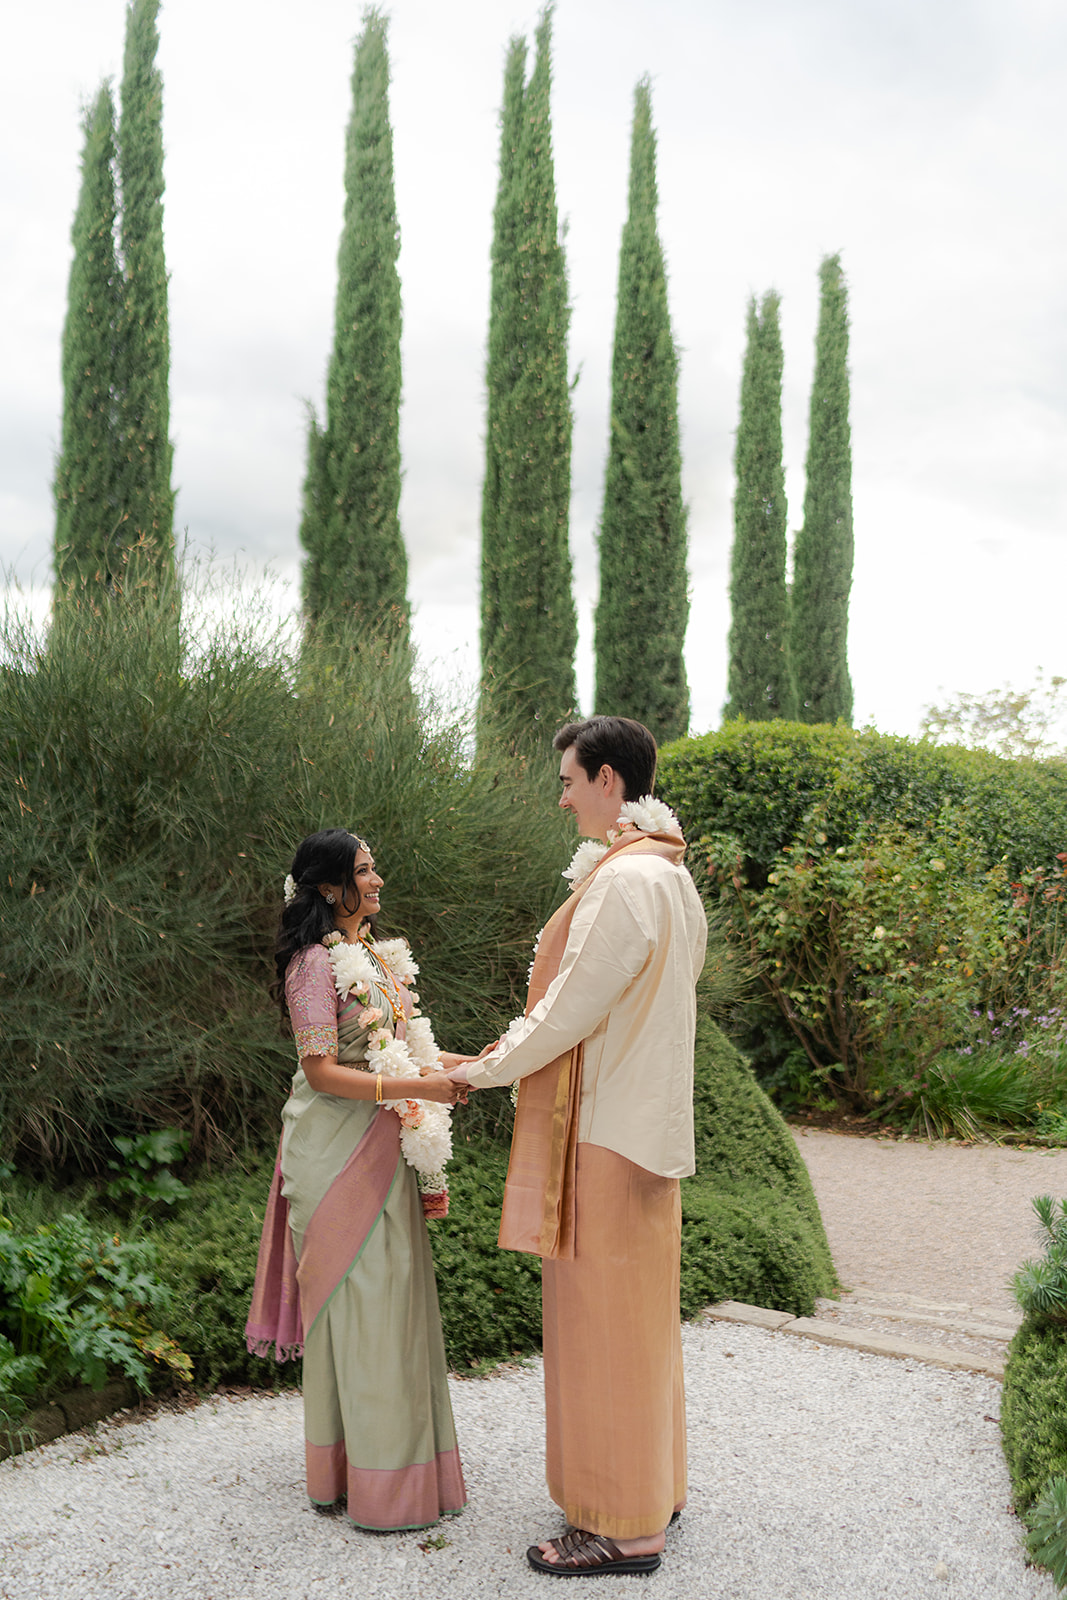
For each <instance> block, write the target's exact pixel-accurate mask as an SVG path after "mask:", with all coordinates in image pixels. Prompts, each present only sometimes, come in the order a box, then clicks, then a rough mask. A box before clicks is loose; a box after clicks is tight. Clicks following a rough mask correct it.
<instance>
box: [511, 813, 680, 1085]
mask: <svg viewBox="0 0 1067 1600" xmlns="http://www.w3.org/2000/svg"><path fill="white" fill-rule="evenodd" d="M625 833H676V834H677V835H678V837H679V838H681V836H682V828H681V824H680V823H679V821H678V818H677V817H676V816H675V814H674V812H673V811H672V810H671V808H670V806H668V805H665V804H664V802H663V801H662V800H656V799H654V798H653V796H652V795H650V794H646V795H642V797H641V799H640V800H627V801H626V802H625V803H624V805H623V807H622V810H621V811H620V812H619V815H618V827H617V828H609V829H608V840H609V841H610V844H614V843H615V840H616V839H618V838H620V837H621V836H622V835H623V834H625ZM609 847H610V846H609V844H605V843H604V841H603V840H602V839H582V840H581V841H580V843H579V845H578V848H577V850H576V851H575V852H574V854H573V856H572V857H571V862H570V866H569V867H565V868H564V869H563V871H562V873H561V874H560V876H561V877H563V878H566V880H567V882H568V883H569V884H570V886H571V889H572V891H573V890H575V889H577V888H578V887H579V885H581V884H583V883H584V882H585V880H586V878H588V876H589V874H590V873H591V872H592V870H593V868H594V867H596V866H599V864H600V862H601V861H603V859H604V857H605V856H606V855H607V853H608V849H609ZM544 931H545V930H544V928H542V929H541V931H540V933H538V935H537V938H536V939H535V940H534V947H533V960H531V962H530V970H529V972H528V974H527V982H529V980H530V978H532V977H533V967H534V960H536V959H537V952H538V949H539V948H540V945H541V934H542V933H544ZM524 1021H525V1018H524V1017H516V1018H515V1019H514V1021H513V1022H511V1023H509V1025H508V1033H511V1032H512V1031H513V1030H514V1029H516V1028H520V1027H521V1026H522V1024H523V1022H524ZM518 1093H519V1085H518V1082H515V1083H513V1084H512V1086H511V1101H512V1104H513V1105H514V1104H515V1102H516V1100H517V1099H518Z"/></svg>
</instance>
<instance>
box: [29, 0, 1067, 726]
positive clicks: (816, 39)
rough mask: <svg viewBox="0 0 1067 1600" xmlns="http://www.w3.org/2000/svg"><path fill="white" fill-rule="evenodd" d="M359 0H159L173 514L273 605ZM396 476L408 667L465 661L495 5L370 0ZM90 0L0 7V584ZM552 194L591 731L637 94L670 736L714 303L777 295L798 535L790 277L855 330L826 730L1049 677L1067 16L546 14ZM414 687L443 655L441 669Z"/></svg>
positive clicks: (712, 424)
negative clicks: (848, 511) (566, 286)
mask: <svg viewBox="0 0 1067 1600" xmlns="http://www.w3.org/2000/svg"><path fill="white" fill-rule="evenodd" d="M361 10H362V8H361V6H360V5H359V4H343V3H341V0H303V3H302V4H301V5H299V6H297V5H295V4H293V3H292V0H257V4H256V5H254V6H253V5H251V4H250V3H249V0H169V4H165V5H164V8H163V11H162V14H161V19H160V33H161V44H160V53H159V64H160V68H161V70H162V73H163V79H164V140H165V145H166V181H167V192H166V197H165V234H166V250H167V264H168V268H169V271H170V274H171V302H170V304H171V342H172V375H171V405H172V411H171V418H172V434H173V438H174V445H175V454H174V482H175V485H176V487H177V489H178V503H177V518H176V522H177V527H178V529H179V530H185V529H187V530H188V537H189V542H190V545H191V546H192V548H193V549H194V550H203V551H207V550H211V551H214V552H215V554H216V555H218V556H220V557H227V558H229V557H232V556H234V555H235V554H238V553H241V554H242V555H243V556H244V557H245V558H247V559H248V560H250V561H253V562H255V563H267V562H270V563H272V565H273V567H274V568H275V570H276V571H277V572H278V573H279V574H280V575H281V577H282V578H283V579H287V580H289V581H290V584H291V586H292V587H291V589H290V595H291V596H293V595H295V592H296V589H295V585H296V581H297V575H298V561H299V551H298V543H297V525H298V516H299V510H298V508H299V497H300V486H301V480H302V476H303V468H304V417H305V401H307V400H310V401H312V402H313V403H314V404H316V405H321V401H322V394H323V385H324V376H325V368H326V362H327V358H328V354H329V346H330V339H331V330H332V318H333V300H334V290H335V267H336V253H337V243H338V238H339V231H340V223H341V210H342V198H343V197H342V187H341V184H342V158H343V142H344V129H345V124H346V121H347V118H348V112H349V79H350V74H351V67H352V45H353V41H354V38H355V36H356V34H357V32H358V30H359V26H360V18H361ZM390 11H391V17H392V21H391V29H390V55H391V61H392V74H393V82H392V91H391V110H392V121H393V129H394V137H395V159H396V184H397V204H398V209H399V213H400V223H401V231H402V248H401V257H400V271H401V279H402V288H403V297H404V348H403V357H404V406H403V414H402V435H403V438H402V444H403V459H404V473H405V477H404V492H403V499H402V503H401V518H402V524H403V528H404V533H405V537H406V540H407V546H408V552H409V558H410V572H411V596H412V599H413V602H414V604H415V608H416V630H417V638H418V639H419V641H420V644H421V647H422V651H423V654H424V655H425V656H427V657H429V658H431V659H433V658H435V659H437V660H439V661H440V662H442V663H443V665H444V667H446V668H447V669H448V671H449V672H450V673H454V672H455V671H457V670H460V671H469V672H473V671H474V670H475V667H476V651H475V641H476V638H477V581H478V580H477V572H478V523H479V496H480V485H481V476H482V467H483V455H482V432H483V418H484V390H483V368H484V351H485V342H486V317H487V307H488V262H489V239H490V223H491V212H492V205H493V199H494V191H495V183H496V157H497V146H498V112H499V104H500V95H501V83H502V74H503V63H504V55H505V50H506V46H507V41H508V39H509V37H510V36H511V35H512V34H514V33H525V34H527V35H531V34H532V30H533V28H534V26H535V25H536V21H537V10H536V7H533V8H531V9H529V10H527V9H524V8H523V6H522V3H521V0H516V3H512V0H450V3H443V0H394V4H393V5H392V6H391V8H390ZM124 12H125V8H124V5H123V3H122V0H38V3H36V4H34V5H32V6H19V7H17V8H16V7H15V6H14V5H13V4H8V5H7V6H6V7H5V16H4V26H3V49H2V51H0V200H2V204H0V282H2V283H3V285H4V290H5V304H6V307H7V314H6V316H5V327H6V329H7V331H8V338H7V340H6V344H7V348H6V351H5V355H4V359H3V362H2V363H0V561H2V562H3V563H5V565H6V567H7V569H8V570H9V571H11V572H14V573H15V574H17V576H18V578H19V580H20V582H21V583H22V584H23V585H28V586H37V587H43V586H45V585H47V583H48V582H49V578H50V561H51V540H52V503H51V489H50V484H51V477H52V470H53V462H54V454H55V450H56V445H57V440H58V428H59V415H60V403H61V401H60V389H59V352H60V334H61V329H62V323H63V317H64V314H65V300H66V283H67V274H68V271H69V264H70V225H71V220H72V217H73V213H74V206H75V202H76V198H77V188H78V179H79V158H80V150H81V137H82V136H81V129H80V112H81V107H82V105H83V103H84V102H85V101H86V100H88V99H89V98H90V97H91V96H92V95H93V94H94V93H95V90H96V88H97V86H98V84H99V82H100V80H101V78H103V77H105V76H108V75H110V76H113V77H115V78H116V80H117V78H118V77H119V76H120V75H121V60H122V41H123V27H124ZM553 54H554V89H553V133H554V144H555V156H556V185H557V198H558V203H559V209H560V214H561V217H563V218H565V219H566V223H567V228H568V232H567V259H568V266H569V273H570V285H571V298H572V304H573V316H572V331H571V346H570V361H571V367H572V370H573V371H574V372H578V373H580V376H579V379H578V383H577V387H576V389H575V392H574V408H575V427H574V456H573V501H572V517H571V545H572V552H573V557H574V564H575V577H576V592H577V598H578V603H579V614H580V623H581V629H582V641H581V648H580V661H579V675H580V686H581V689H582V693H583V697H584V701H585V709H586V710H588V709H590V706H589V703H588V702H589V695H590V689H591V665H590V663H591V648H592V639H591V611H592V604H593V601H594V598H595V593H596V554H595V530H596V524H597V518H598V514H599V507H600V497H601V492H602V482H603V466H604V458H605V453H606V441H607V417H608V400H609V396H608V372H609V365H610V353H611V338H612V328H613V321H614V295H615V283H616V273H617V260H618V247H619V234H620V230H621V227H622V222H623V217H624V211H625V201H626V175H627V162H628V153H629V152H628V146H629V131H630V116H631V110H632V96H633V88H634V84H635V83H636V81H637V79H638V78H639V77H641V75H642V74H644V73H646V72H647V73H650V74H651V77H652V83H653V110H654V117H655V122H656V126H657V131H658V138H659V186H660V227H661V235H662V238H663V242H664V247H665V251H666V255H667V263H668V270H669V274H670V298H671V311H672V316H673V321H674V330H675V336H676V339H677V341H678V344H679V346H680V348H681V391H680V409H681V427H682V446H683V456H684V488H685V494H686V498H687V501H688V504H689V508H690V522H689V526H690V547H691V548H690V567H691V574H692V617H691V623H690V632H689V644H688V650H687V658H688V665H689V675H690V681H691V686H692V695H693V728H694V731H703V730H704V729H706V728H709V727H714V726H716V725H717V723H718V720H719V714H720V709H721V706H722V703H723V700H724V698H725V690H726V634H727V629H728V626H729V604H728V574H729V551H730V541H731V536H732V524H731V496H732V492H733V480H732V456H733V435H734V430H735V428H736V425H737V400H738V388H739V382H740V370H741V355H742V345H743V333H744V318H745V307H746V301H747V298H748V296H749V294H752V293H755V294H757V295H759V294H762V293H763V292H764V291H765V290H766V289H768V288H771V287H774V288H776V289H777V290H778V291H779V293H780V294H781V295H782V328H783V338H784V344H785V397H784V425H785V450H786V479H787V491H788V496H789V505H790V514H789V525H790V527H791V528H793V529H795V528H796V527H797V525H798V523H799V521H800V516H801V508H802V502H803V488H804V482H803V465H804V455H805V451H806V447H807V404H808V395H809V391H810V384H811V373H812V364H813V344H814V331H815V317H816V312H817V273H818V266H819V262H820V259H821V258H822V256H823V255H824V254H827V253H829V252H832V251H837V250H840V252H841V254H842V260H843V265H844V269H845V273H846V277H847V281H848V285H849V295H850V312H851V321H852V345H851V370H852V442H853V463H854V468H853V498H854V505H855V528H856V565H855V578H854V585H853V595H852V610H851V630H850V656H851V666H852V676H853V682H854V686H855V693H856V720H857V722H864V721H867V720H872V721H873V722H874V723H875V724H876V725H877V726H878V727H879V728H882V729H884V730H887V731H896V732H901V733H914V732H915V731H916V728H917V726H918V721H919V717H920V715H921V711H922V708H923V706H924V705H925V704H926V703H928V702H929V701H931V700H933V699H936V698H937V697H938V695H939V694H940V693H943V692H953V691H956V690H962V689H967V690H974V691H977V690H982V689H986V688H990V687H993V686H995V685H997V684H1000V683H1002V682H1004V681H1006V680H1011V681H1012V682H1014V683H1015V684H1016V685H1020V686H1021V685H1023V684H1026V683H1028V682H1030V681H1032V679H1033V676H1034V673H1035V671H1036V669H1037V668H1038V667H1039V666H1043V667H1044V668H1045V669H1046V671H1047V672H1049V673H1052V672H1060V673H1067V636H1065V630H1064V626H1063V613H1064V595H1065V582H1064V579H1065V577H1067V315H1065V309H1067V227H1065V204H1064V190H1065V185H1064V167H1065V161H1064V156H1065V147H1067V116H1065V114H1064V107H1065V106H1067V7H1064V5H1063V4H1062V0H559V4H558V8H557V11H556V20H555V29H554V52H553ZM438 670H441V669H440V668H439V669H438Z"/></svg>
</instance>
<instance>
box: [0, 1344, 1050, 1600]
mask: <svg viewBox="0 0 1067 1600" xmlns="http://www.w3.org/2000/svg"><path fill="white" fill-rule="evenodd" d="M683 1339H684V1345H685V1356H686V1386H687V1392H688V1402H689V1427H690V1448H689V1471H690V1497H689V1505H688V1507H687V1509H686V1510H685V1512H684V1513H683V1515H682V1518H681V1521H680V1522H679V1523H678V1525H677V1526H676V1527H675V1528H672V1529H671V1530H670V1532H669V1534H668V1542H667V1551H666V1554H665V1556H664V1562H663V1566H662V1568H661V1570H660V1572H659V1573H658V1574H657V1575H656V1576H655V1577H654V1578H652V1579H648V1578H615V1579H613V1580H605V1585H603V1586H602V1585H600V1584H598V1586H597V1589H596V1593H597V1594H598V1595H604V1596H605V1597H606V1596H607V1595H608V1594H610V1595H612V1596H614V1595H620V1596H621V1595H624V1594H640V1595H642V1596H644V1597H645V1600H668V1597H670V1600H719V1597H722V1600H772V1597H773V1600H925V1597H927V1596H929V1597H930V1600H952V1597H955V1600H1029V1597H1042V1600H1053V1596H1054V1593H1055V1590H1054V1585H1053V1583H1052V1579H1051V1578H1050V1577H1049V1575H1048V1574H1047V1573H1041V1572H1037V1571H1034V1570H1033V1569H1031V1568H1028V1567H1026V1566H1025V1564H1024V1560H1023V1553H1022V1546H1021V1524H1020V1523H1018V1522H1017V1521H1016V1519H1015V1518H1014V1517H1013V1516H1012V1515H1011V1514H1010V1512H1009V1509H1008V1506H1009V1500H1010V1489H1009V1484H1008V1476H1007V1472H1006V1470H1005V1467H1004V1461H1003V1457H1002V1454H1001V1448H1000V1433H999V1429H998V1427H997V1425H996V1422H995V1420H994V1419H995V1417H996V1414H997V1410H998V1406H999V1401H1000V1390H999V1386H998V1385H997V1384H996V1383H994V1382H993V1381H992V1380H990V1379H986V1378H980V1377H975V1376H972V1375H969V1374H961V1373H948V1372H942V1371H940V1370H938V1369H935V1368H932V1367H924V1366H920V1365H918V1364H915V1363H912V1362H901V1361H892V1360H887V1359H885V1358H884V1357H879V1356H868V1355H861V1354H858V1353H856V1352H854V1351H851V1350H842V1349H835V1348H829V1347H826V1346H821V1345H816V1344H811V1343H808V1342H807V1341H805V1340H802V1339H798V1338H795V1337H791V1336H788V1335H784V1334H771V1333H764V1332H762V1331H761V1330H758V1329H754V1328H743V1327H736V1326H730V1325H727V1324H723V1323H718V1324H715V1323H712V1324H707V1325H699V1324H693V1325H689V1326H687V1327H686V1328H685V1329H684V1330H683ZM453 1402H454V1405H455V1410H456V1423H457V1427H458V1430H459V1440H460V1450H461V1452H462V1455H463V1461H464V1468H465V1472H466V1476H467V1487H468V1491H469V1493H470V1501H471V1503H470V1505H469V1506H468V1508H467V1510H466V1511H465V1512H464V1513H463V1515H462V1516H460V1517H456V1518H451V1519H449V1520H447V1521H445V1522H443V1523H441V1524H440V1525H439V1528H438V1529H437V1530H434V1531H433V1533H431V1534H427V1533H415V1534H387V1535H371V1534H364V1533H360V1532H358V1531H357V1530H356V1529H354V1528H353V1527H352V1525H351V1524H350V1523H348V1522H347V1520H346V1519H345V1518H343V1517H324V1516H321V1515H317V1514H316V1513H314V1512H312V1511H311V1509H310V1508H309V1505H308V1502H307V1500H306V1499H305V1497H304V1493H303V1481H302V1480H303V1434H302V1428H301V1402H300V1398H299V1396H298V1395H295V1394H286V1395H282V1396H255V1397H251V1398H241V1399H221V1398H216V1399H213V1400H208V1401H206V1402H204V1404H202V1405H200V1406H197V1407H195V1408H193V1409H191V1410H188V1411H185V1412H181V1413H160V1414H158V1415H156V1416H155V1417H153V1418H151V1419H149V1420H147V1421H145V1422H134V1423H131V1424H127V1425H114V1424H112V1425H108V1426H105V1427H101V1428H99V1429H98V1430H97V1431H96V1433H95V1435H89V1434H84V1433H83V1434H79V1435H75V1436H73V1437H71V1438H68V1439H63V1440H59V1441H57V1442H56V1443H55V1444H52V1445H47V1446H45V1447H44V1448H42V1449H40V1450H37V1451H34V1452H33V1453H32V1454H30V1455H28V1456H23V1457H20V1458H16V1459H15V1460H12V1461H8V1462H5V1463H4V1464H3V1465H0V1596H3V1600H60V1597H62V1600H97V1597H100V1596H106V1597H108V1600H161V1597H162V1600H261V1597H262V1600H312V1597H314V1600H318V1597H322V1600H337V1597H338V1596H339V1595H344V1594H346V1593H349V1592H351V1593H353V1594H359V1595H361V1596H362V1595H366V1596H368V1597H373V1600H408V1597H416V1596H417V1597H420V1600H423V1597H425V1600H431V1597H432V1600H451V1597H455V1600H461V1597H462V1600H466V1597H475V1596H481V1595H500V1596H506V1597H515V1600H522V1597H526V1596H534V1595H536V1596H539V1597H540V1600H545V1597H546V1596H551V1595H554V1594H555V1593H556V1592H557V1591H556V1590H555V1589H553V1587H552V1586H553V1584H557V1583H558V1582H559V1581H560V1580H557V1579H554V1578H549V1577H542V1576H539V1575H538V1574H536V1573H534V1572H532V1571H531V1570H530V1569H529V1568H528V1567H527V1564H526V1560H525V1553H524V1552H525V1549H526V1546H527V1544H530V1543H532V1542H533V1541H534V1540H535V1539H536V1538H538V1537H539V1536H543V1535H544V1534H546V1533H547V1534H556V1533H558V1532H561V1531H562V1518H561V1515H560V1513H559V1511H558V1510H557V1509H556V1507H555V1506H554V1505H553V1504H552V1502H551V1501H550V1500H549V1498H548V1495H547V1493H546V1490H545V1487H544V1477H543V1456H542V1445H543V1412H542V1395H541V1372H540V1366H539V1364H534V1363H531V1365H530V1367H529V1368H527V1369H524V1370H521V1371H515V1370H512V1371H506V1372H503V1373H501V1374H499V1375H498V1376H496V1377H493V1378H490V1379H487V1380H481V1381H470V1382H458V1381H456V1382H454V1384H453ZM438 1538H439V1539H440V1540H441V1548H437V1546H436V1543H435V1542H434V1541H435V1540H436V1539H438ZM565 1592H566V1593H572V1591H571V1590H567V1591H565Z"/></svg>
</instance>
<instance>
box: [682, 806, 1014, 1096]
mask: <svg viewBox="0 0 1067 1600" xmlns="http://www.w3.org/2000/svg"><path fill="white" fill-rule="evenodd" d="M826 827H827V825H826V821H825V813H824V810H823V808H822V807H821V806H820V807H816V808H815V809H814V811H813V812H812V814H811V817H810V819H809V825H808V828H807V831H806V832H805V834H804V835H803V836H802V837H801V838H800V839H799V840H798V841H797V842H796V843H795V844H792V845H787V846H785V848H784V849H783V850H782V851H781V852H780V854H779V855H778V856H776V857H775V858H774V860H773V861H772V863H771V870H770V871H769V872H767V873H766V875H765V883H764V885H763V887H757V886H753V885H752V884H751V883H750V882H749V881H748V879H747V877H746V875H745V867H744V863H743V861H742V860H741V858H740V849H739V846H738V844H737V842H736V841H735V840H733V839H731V837H730V836H723V835H715V836H711V837H710V838H707V839H705V840H702V841H701V843H702V844H703V845H704V847H705V848H706V849H707V850H708V852H709V866H711V867H712V868H713V869H714V870H715V875H716V878H717V881H718V883H719V884H720V885H721V889H720V892H721V894H722V895H723V897H724V899H725V901H726V903H727V904H729V905H730V906H731V907H732V911H733V919H734V928H735V936H736V937H737V938H738V939H739V940H740V941H741V942H742V944H743V945H744V946H745V947H746V948H747V950H748V951H749V953H750V955H751V956H752V959H753V960H754V961H755V962H756V963H758V970H759V975H760V978H761V980H762V983H763V985H764V987H765V989H766V991H767V993H768V994H769V995H770V997H771V998H772V999H773V1000H774V1002H775V1004H776V1005H777V1007H778V1009H779V1011H780V1013H781V1015H782V1017H783V1018H784V1019H785V1021H786V1022H787V1024H788V1026H789V1028H790V1030H791V1031H792V1033H793V1035H794V1037H795V1039H796V1040H797V1042H798V1043H799V1044H800V1046H801V1047H802V1049H803V1050H804V1052H805V1055H806V1056H807V1058H808V1062H809V1065H810V1070H811V1074H812V1077H813V1079H814V1080H815V1081H816V1082H821V1083H822V1084H824V1085H825V1086H826V1088H828V1089H829V1090H830V1092H831V1093H832V1094H833V1095H834V1097H835V1098H837V1099H840V1100H842V1101H844V1102H845V1103H846V1104H849V1105H851V1106H855V1107H857V1108H861V1109H865V1110H866V1109H869V1108H870V1107H871V1106H872V1105H874V1104H876V1103H877V1102H878V1101H880V1100H883V1099H884V1097H888V1103H889V1105H890V1106H895V1105H896V1104H897V1103H899V1102H900V1101H902V1100H905V1099H907V1098H910V1097H913V1096H914V1095H915V1094H916V1093H917V1092H921V1091H922V1089H923V1087H924V1082H925V1078H926V1074H927V1069H928V1068H929V1067H930V1065H931V1063H932V1062H933V1061H934V1060H935V1058H936V1057H937V1056H938V1055H939V1054H940V1053H941V1052H942V1051H944V1050H945V1049H946V1047H947V1046H948V1045H951V1044H954V1043H956V1042H958V1041H960V1040H961V1039H962V1038H964V1037H965V1036H966V1035H967V1034H968V1032H969V1031H971V1029H972V1026H973V1025H972V1016H973V1014H974V1013H975V1011H976V1008H977V1007H978V1005H979V1003H980V1002H981V1001H982V1000H983V999H984V997H985V995H986V994H988V993H990V992H991V990H992V989H993V988H995V987H996V986H997V985H998V981H1000V980H1001V979H1002V976H1003V974H1004V973H1005V972H1006V971H1007V969H1008V967H1009V965H1010V957H1011V948H1012V943H1013V937H1014V920H1015V913H1014V911H1013V908H1012V903H1011V900H1010V898H1009V897H1008V896H1007V895H1006V893H1005V874H1004V871H1003V868H999V867H998V868H994V869H992V870H991V871H984V872H983V871H981V870H978V871H976V870H975V865H974V858H975V851H974V848H973V845H972V842H971V841H970V839H969V838H968V836H967V835H966V834H965V833H963V832H962V831H961V830H960V829H959V827H958V825H957V822H956V819H955V818H954V817H952V816H951V814H946V813H942V815H941V817H940V818H939V819H938V822H937V825H936V826H935V827H934V828H932V829H930V830H925V829H924V830H921V831H918V830H917V831H913V832H909V831H908V830H907V829H905V828H903V827H901V826H900V825H899V824H896V823H881V824H878V825H874V824H869V825H864V826H862V827H861V828H860V830H859V832H858V833H857V835H856V838H855V839H854V840H852V841H850V842H849V843H848V844H842V845H838V846H837V847H836V848H835V847H833V846H832V845H831V843H830V837H829V834H828V833H827V831H826Z"/></svg>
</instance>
